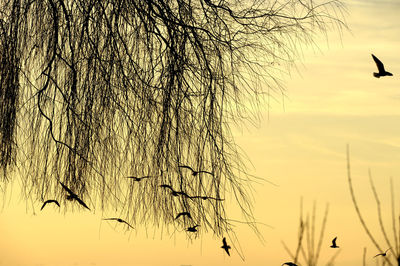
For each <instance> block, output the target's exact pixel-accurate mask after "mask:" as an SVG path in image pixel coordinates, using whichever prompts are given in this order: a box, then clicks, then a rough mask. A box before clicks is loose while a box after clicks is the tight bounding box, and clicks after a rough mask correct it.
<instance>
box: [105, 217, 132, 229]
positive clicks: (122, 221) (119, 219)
mask: <svg viewBox="0 0 400 266" xmlns="http://www.w3.org/2000/svg"><path fill="white" fill-rule="evenodd" d="M103 220H108V221H117V222H119V223H124V224H126V225H128V226H129V227H130V228H132V229H134V228H133V226H132V225H130V224H129V223H128V222H126V221H124V220H122V219H121V218H103Z"/></svg>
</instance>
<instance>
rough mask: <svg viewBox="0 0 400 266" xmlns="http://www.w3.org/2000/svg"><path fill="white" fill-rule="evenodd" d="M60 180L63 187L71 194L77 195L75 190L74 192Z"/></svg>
mask: <svg viewBox="0 0 400 266" xmlns="http://www.w3.org/2000/svg"><path fill="white" fill-rule="evenodd" d="M58 182H60V184H61V186H62V187H63V189H65V190H66V191H67V192H68V193H69V194H71V195H76V194H75V193H74V192H72V190H70V189H69V188H68V187H67V186H66V185H64V184H63V183H62V182H61V181H58Z"/></svg>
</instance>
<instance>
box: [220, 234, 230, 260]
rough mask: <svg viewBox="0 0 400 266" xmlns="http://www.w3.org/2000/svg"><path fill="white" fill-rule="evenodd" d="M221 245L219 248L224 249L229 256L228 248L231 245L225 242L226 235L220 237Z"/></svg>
mask: <svg viewBox="0 0 400 266" xmlns="http://www.w3.org/2000/svg"><path fill="white" fill-rule="evenodd" d="M222 244H223V245H222V246H221V248H223V249H224V250H225V251H226V253H228V256H230V255H231V254H229V249H230V248H231V246H229V245H228V244H227V243H226V237H224V238H223V239H222Z"/></svg>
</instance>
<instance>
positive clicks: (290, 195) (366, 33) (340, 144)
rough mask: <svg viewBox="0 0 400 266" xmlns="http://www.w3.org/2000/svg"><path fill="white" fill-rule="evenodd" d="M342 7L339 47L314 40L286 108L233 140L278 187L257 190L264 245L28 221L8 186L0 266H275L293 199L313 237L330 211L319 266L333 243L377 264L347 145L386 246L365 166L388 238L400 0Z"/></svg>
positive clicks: (398, 179)
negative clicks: (381, 73)
mask: <svg viewBox="0 0 400 266" xmlns="http://www.w3.org/2000/svg"><path fill="white" fill-rule="evenodd" d="M346 2H347V4H348V12H349V17H348V21H347V22H348V25H349V27H350V29H351V33H348V32H345V33H344V35H343V37H342V40H339V38H337V36H336V35H335V34H331V35H330V39H329V47H327V46H326V45H325V44H326V43H325V42H324V41H321V45H320V49H321V51H322V53H321V52H316V53H314V52H313V51H312V50H307V49H306V50H305V54H304V61H303V63H302V64H300V65H299V66H298V70H299V73H300V74H298V73H295V72H294V73H292V76H291V77H289V78H288V80H287V83H286V88H287V96H288V97H287V98H286V99H285V100H284V108H283V103H282V102H280V103H276V104H274V105H273V106H272V107H271V109H270V110H269V118H268V119H267V117H268V114H267V110H266V109H265V110H264V111H263V112H264V114H263V117H264V119H263V121H262V122H261V124H260V126H259V127H257V128H254V127H251V126H248V127H247V129H244V130H243V131H240V133H236V134H235V135H236V140H237V142H238V144H239V145H240V146H241V147H242V148H243V150H244V151H245V152H246V153H247V155H248V157H249V158H250V159H251V162H252V163H253V166H254V168H253V169H252V174H254V175H256V176H260V177H263V178H266V179H268V180H270V181H272V182H274V183H275V184H277V186H273V185H271V184H268V183H262V184H254V189H255V191H254V195H253V197H254V212H255V217H256V219H257V221H259V222H260V223H262V224H260V225H259V229H260V232H261V233H262V236H263V238H264V239H265V243H261V242H260V241H259V240H258V238H257V236H255V235H254V233H253V232H252V231H251V230H250V229H249V228H247V227H246V226H245V225H241V224H237V227H236V228H237V233H238V238H239V240H240V245H241V248H242V250H243V252H244V255H245V260H244V261H242V260H241V259H240V257H239V256H238V254H237V252H236V251H235V250H232V252H231V257H228V256H226V255H225V254H224V252H223V250H222V249H220V246H221V245H222V242H221V239H216V238H213V237H212V236H203V237H201V238H200V239H196V240H193V241H190V240H188V239H187V238H186V234H179V233H174V232H173V231H171V232H169V233H165V232H160V231H159V230H158V229H157V228H150V229H149V228H145V227H142V228H140V227H139V228H137V229H135V230H131V231H126V230H125V228H124V227H123V226H121V225H116V224H114V223H112V222H106V221H101V218H102V217H103V216H102V214H101V213H97V212H95V213H89V212H86V211H84V210H82V211H80V212H74V213H67V214H64V213H63V212H62V211H61V212H60V211H59V210H58V209H57V207H54V206H48V207H46V208H45V209H44V210H43V211H42V212H40V211H39V207H36V208H35V209H36V210H37V213H36V215H33V214H32V213H31V212H30V211H28V212H26V211H25V209H26V205H25V202H23V201H20V200H19V197H18V195H17V194H18V191H19V189H18V184H14V185H15V187H14V189H13V190H12V191H13V194H12V195H10V193H9V194H7V195H6V196H5V197H2V198H1V199H0V200H1V202H0V203H1V204H2V205H4V207H3V209H2V211H1V212H0V265H7V266H14V265H27V266H28V265H29V266H31V265H85V266H86V265H98V266H100V265H115V266H118V265H143V266H145V265H164V266H173V265H193V266H194V265H210V266H214V265H237V266H241V265H252V266H261V265H263V266H264V265H281V264H282V263H284V262H286V261H290V256H289V255H288V254H287V252H286V251H285V249H284V248H283V246H282V243H281V241H284V242H285V243H286V244H287V245H288V246H289V248H290V249H291V250H294V249H295V245H296V241H297V229H298V221H299V205H300V199H301V197H303V199H304V213H306V212H309V213H311V210H312V206H313V201H315V202H316V203H317V218H316V221H317V232H319V228H320V224H321V221H322V216H323V211H324V208H325V205H326V203H329V215H328V221H327V227H326V231H325V238H324V242H323V245H322V251H321V255H320V256H321V257H320V260H319V261H320V264H321V265H326V263H327V262H328V260H329V259H330V257H331V256H333V255H334V254H335V252H336V250H333V249H330V248H329V246H330V244H331V243H330V241H331V239H332V238H333V237H336V236H337V237H338V240H337V243H338V245H339V246H340V253H339V254H338V256H337V258H336V260H335V265H341V266H350V265H351V266H353V265H361V264H362V254H363V248H364V247H367V256H366V262H367V265H375V264H376V260H377V259H379V258H373V256H374V255H375V254H377V253H379V252H378V250H376V248H375V247H374V246H373V245H372V244H371V242H370V241H369V239H368V238H367V236H366V234H365V232H364V231H363V229H362V227H361V224H360V222H359V220H358V218H357V216H356V212H355V210H354V207H353V205H352V202H351V198H350V194H349V188H348V184H347V176H346V144H347V143H348V144H349V145H350V152H351V163H352V176H353V182H354V187H355V193H356V196H357V198H358V199H359V204H360V208H361V210H362V212H363V214H364V217H365V219H366V221H367V224H368V225H369V226H370V229H371V232H372V233H373V234H374V235H375V236H376V238H377V240H378V241H379V243H380V244H381V246H382V247H383V248H384V249H386V246H387V244H386V243H385V242H384V240H383V238H382V234H381V233H380V229H379V224H378V220H377V215H376V205H375V201H374V198H373V194H372V191H371V188H370V187H369V181H368V169H371V172H372V175H373V177H374V181H375V184H376V188H377V190H378V193H379V195H380V196H381V201H382V211H383V218H384V223H385V225H387V228H388V231H389V234H392V231H391V230H392V229H391V224H390V221H391V220H390V219H391V216H390V215H391V210H390V186H389V184H390V183H389V182H390V181H389V180H390V177H392V179H393V182H394V188H395V189H394V190H395V193H396V195H397V198H396V203H397V205H396V212H397V213H398V214H399V211H400V204H399V203H400V202H399V199H400V189H399V188H400V78H399V77H400V19H399V15H400V1H397V0H393V1H388V0H357V1H356V0H353V1H346ZM371 53H374V54H375V55H376V56H378V57H379V58H380V59H381V60H382V61H383V62H384V63H385V65H386V68H387V70H388V71H390V72H392V73H393V74H394V76H393V77H384V78H380V79H376V78H374V77H373V76H372V72H374V71H376V66H375V63H374V62H373V60H372V58H371V55H370V54H371ZM3 200H4V201H5V202H4V204H3ZM238 218H239V219H240V217H238ZM264 224H265V225H264ZM317 235H318V234H317ZM388 256H393V255H391V254H390V252H389V255H388Z"/></svg>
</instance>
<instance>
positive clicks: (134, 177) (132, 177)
mask: <svg viewBox="0 0 400 266" xmlns="http://www.w3.org/2000/svg"><path fill="white" fill-rule="evenodd" d="M151 177H152V176H149V175H147V176H142V177H137V176H126V177H125V178H129V179H132V180H133V181H138V182H140V181H142V180H143V179H146V178H151Z"/></svg>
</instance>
